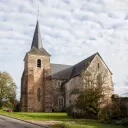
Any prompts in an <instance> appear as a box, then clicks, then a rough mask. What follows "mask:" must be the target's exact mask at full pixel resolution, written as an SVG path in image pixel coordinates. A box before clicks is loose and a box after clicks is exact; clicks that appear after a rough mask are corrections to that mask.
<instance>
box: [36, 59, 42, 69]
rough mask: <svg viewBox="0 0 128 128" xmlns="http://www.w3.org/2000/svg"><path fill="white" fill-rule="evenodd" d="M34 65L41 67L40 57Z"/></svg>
mask: <svg viewBox="0 0 128 128" xmlns="http://www.w3.org/2000/svg"><path fill="white" fill-rule="evenodd" d="M36 66H37V67H38V68H41V59H37V63H36Z"/></svg>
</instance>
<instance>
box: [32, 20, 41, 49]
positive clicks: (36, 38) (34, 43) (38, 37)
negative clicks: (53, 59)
mask: <svg viewBox="0 0 128 128" xmlns="http://www.w3.org/2000/svg"><path fill="white" fill-rule="evenodd" d="M33 47H35V48H37V49H41V48H43V45H42V39H41V34H40V29H39V22H38V20H37V23H36V28H35V32H34V36H33V41H32V45H31V48H33Z"/></svg>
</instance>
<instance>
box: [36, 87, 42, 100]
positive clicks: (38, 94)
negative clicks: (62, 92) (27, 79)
mask: <svg viewBox="0 0 128 128" xmlns="http://www.w3.org/2000/svg"><path fill="white" fill-rule="evenodd" d="M40 98H41V90H40V88H38V90H37V99H38V102H40Z"/></svg>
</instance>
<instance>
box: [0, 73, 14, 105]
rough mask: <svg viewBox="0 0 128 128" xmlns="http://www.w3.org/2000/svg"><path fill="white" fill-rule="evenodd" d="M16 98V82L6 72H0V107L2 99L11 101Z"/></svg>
mask: <svg viewBox="0 0 128 128" xmlns="http://www.w3.org/2000/svg"><path fill="white" fill-rule="evenodd" d="M15 98H16V84H15V83H14V81H13V79H12V77H11V76H10V75H9V74H8V73H7V72H0V108H1V107H2V106H3V101H6V100H8V101H10V102H13V101H14V99H15Z"/></svg>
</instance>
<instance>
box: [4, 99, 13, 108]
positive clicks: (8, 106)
mask: <svg viewBox="0 0 128 128" xmlns="http://www.w3.org/2000/svg"><path fill="white" fill-rule="evenodd" d="M3 107H5V108H10V109H12V110H13V109H14V105H13V104H12V103H11V102H10V101H7V102H5V103H4V106H3Z"/></svg>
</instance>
